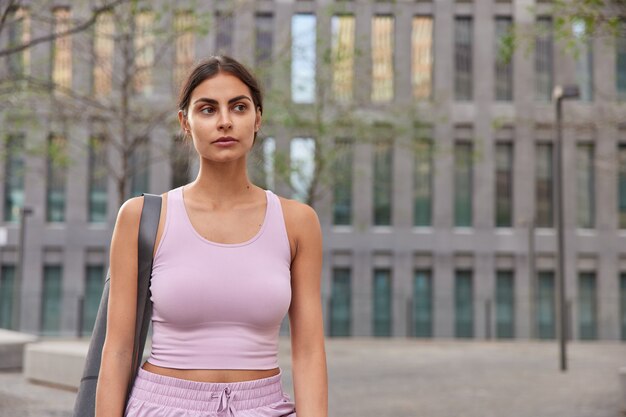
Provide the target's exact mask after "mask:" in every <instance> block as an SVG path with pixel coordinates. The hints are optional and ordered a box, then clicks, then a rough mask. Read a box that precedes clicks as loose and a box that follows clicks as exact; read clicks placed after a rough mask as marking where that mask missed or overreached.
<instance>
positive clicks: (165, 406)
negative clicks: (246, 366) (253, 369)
mask: <svg viewBox="0 0 626 417" xmlns="http://www.w3.org/2000/svg"><path fill="white" fill-rule="evenodd" d="M281 375H282V370H281V371H280V373H279V374H277V375H274V376H271V377H269V378H261V379H255V380H252V381H242V382H224V383H220V382H198V381H190V380H186V379H180V378H173V377H170V376H163V375H159V374H155V373H153V372H149V371H146V370H145V369H143V368H139V371H138V373H137V377H136V378H135V382H134V384H133V388H132V391H131V394H130V398H129V400H128V404H127V405H126V411H125V412H124V417H157V416H158V417H222V416H223V417H296V405H295V403H294V402H293V401H291V398H290V397H289V395H288V394H287V393H285V392H284V391H283V386H282V382H281Z"/></svg>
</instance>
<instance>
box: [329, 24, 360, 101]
mask: <svg viewBox="0 0 626 417" xmlns="http://www.w3.org/2000/svg"><path fill="white" fill-rule="evenodd" d="M354 22H355V21H354V16H352V15H338V16H333V17H332V20H331V22H330V23H331V30H332V68H333V95H334V97H335V100H337V101H344V102H345V101H350V100H351V99H352V87H353V86H352V84H353V80H354V30H355V25H354Z"/></svg>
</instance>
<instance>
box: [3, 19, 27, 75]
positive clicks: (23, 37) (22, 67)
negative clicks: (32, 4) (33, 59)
mask: <svg viewBox="0 0 626 417" xmlns="http://www.w3.org/2000/svg"><path fill="white" fill-rule="evenodd" d="M6 31H7V36H8V44H7V45H6V48H7V49H10V48H14V47H18V46H20V45H25V44H28V43H29V42H30V10H28V9H27V8H25V7H17V8H14V9H12V10H11V11H10V12H9V14H8V17H7V21H6ZM7 69H8V72H9V74H10V75H11V76H13V77H21V76H25V75H28V74H29V72H30V48H26V49H25V50H23V51H20V52H17V53H13V54H9V56H8V57H7Z"/></svg>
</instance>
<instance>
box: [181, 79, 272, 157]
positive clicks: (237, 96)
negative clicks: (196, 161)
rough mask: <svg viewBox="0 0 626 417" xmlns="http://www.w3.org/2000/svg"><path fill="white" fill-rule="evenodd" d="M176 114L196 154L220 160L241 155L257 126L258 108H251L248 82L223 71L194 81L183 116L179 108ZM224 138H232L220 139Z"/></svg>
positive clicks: (259, 124) (248, 144) (259, 121)
mask: <svg viewBox="0 0 626 417" xmlns="http://www.w3.org/2000/svg"><path fill="white" fill-rule="evenodd" d="M178 118H179V121H180V124H181V127H182V128H183V130H185V131H186V132H187V134H190V135H191V136H192V138H193V144H194V147H195V148H196V151H198V153H199V154H200V156H202V157H203V158H206V159H209V160H213V161H220V162H226V161H231V160H234V159H238V158H241V157H243V156H245V155H246V153H247V152H248V151H249V150H250V149H251V148H252V145H253V143H254V133H255V132H256V131H257V130H259V127H260V126H261V112H260V111H259V110H257V109H255V106H254V103H253V102H252V95H251V94H250V89H249V88H248V86H247V85H245V84H244V83H243V82H242V81H241V80H240V79H239V78H237V77H236V76H234V75H231V74H229V73H224V72H220V73H218V74H217V75H215V76H213V77H211V78H209V79H206V80H204V81H203V82H201V83H200V84H198V86H197V87H196V88H195V89H194V90H193V92H192V93H191V99H190V100H189V107H188V109H187V118H185V117H184V116H183V114H182V112H181V111H179V112H178ZM224 138H232V140H230V141H228V142H223V141H222V142H221V140H223V139H224Z"/></svg>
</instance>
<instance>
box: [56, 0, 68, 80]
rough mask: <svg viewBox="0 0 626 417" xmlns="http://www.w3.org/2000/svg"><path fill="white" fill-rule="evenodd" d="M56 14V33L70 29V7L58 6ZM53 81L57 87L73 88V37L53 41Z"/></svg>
mask: <svg viewBox="0 0 626 417" xmlns="http://www.w3.org/2000/svg"><path fill="white" fill-rule="evenodd" d="M53 14H54V33H55V34H58V33H63V32H66V31H68V30H69V29H70V9H69V8H67V7H57V8H55V9H54V11H53ZM52 45H53V50H52V56H53V58H52V82H53V83H54V84H55V88H62V89H70V88H72V37H71V36H69V35H68V36H60V37H58V38H56V39H55V40H54V42H53V44H52Z"/></svg>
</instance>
